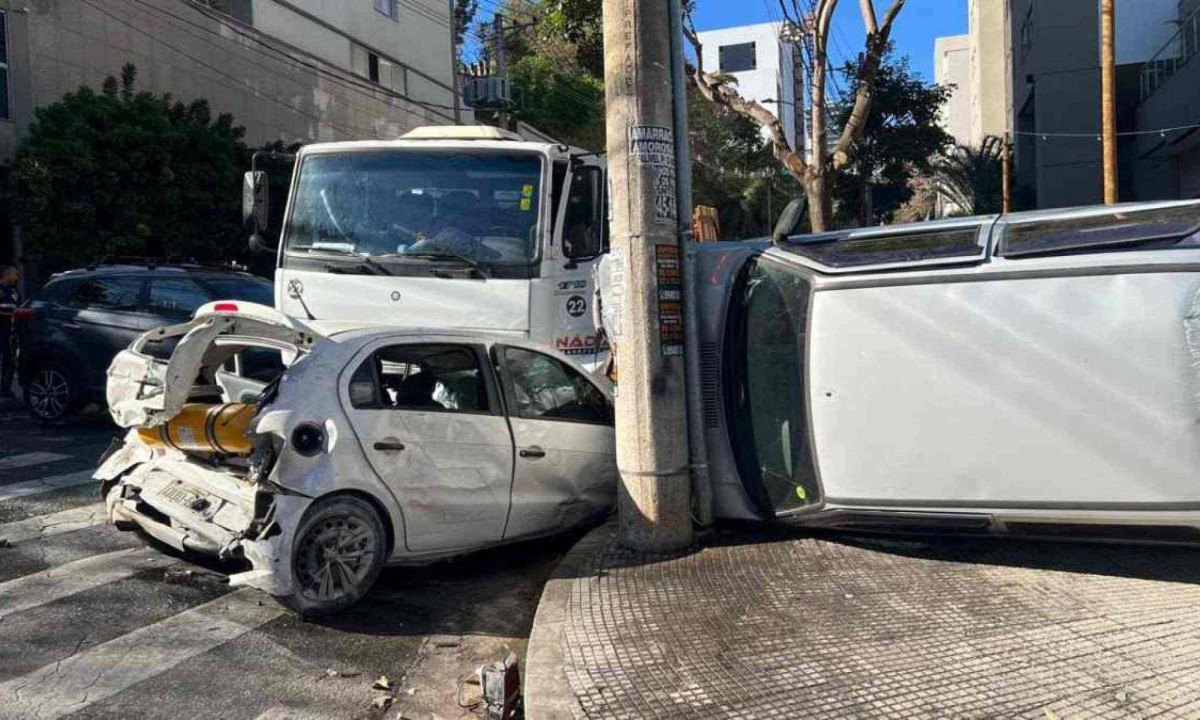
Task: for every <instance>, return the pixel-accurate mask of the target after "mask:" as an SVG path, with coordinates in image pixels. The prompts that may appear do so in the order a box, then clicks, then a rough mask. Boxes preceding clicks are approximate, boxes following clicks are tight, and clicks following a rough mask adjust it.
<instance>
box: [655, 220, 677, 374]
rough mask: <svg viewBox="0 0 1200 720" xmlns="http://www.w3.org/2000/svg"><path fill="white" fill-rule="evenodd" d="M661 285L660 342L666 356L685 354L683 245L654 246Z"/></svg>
mask: <svg viewBox="0 0 1200 720" xmlns="http://www.w3.org/2000/svg"><path fill="white" fill-rule="evenodd" d="M654 271H655V280H656V281H657V284H658V342H659V348H660V352H661V354H662V356H663V357H680V356H682V355H683V282H682V279H683V274H682V267H681V265H680V262H679V246H677V245H665V244H664V245H655V246H654Z"/></svg>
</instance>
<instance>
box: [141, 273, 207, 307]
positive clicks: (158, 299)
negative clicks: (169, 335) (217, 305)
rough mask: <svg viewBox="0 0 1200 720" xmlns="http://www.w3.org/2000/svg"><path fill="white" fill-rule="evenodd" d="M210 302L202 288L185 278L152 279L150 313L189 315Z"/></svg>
mask: <svg viewBox="0 0 1200 720" xmlns="http://www.w3.org/2000/svg"><path fill="white" fill-rule="evenodd" d="M209 300H210V298H209V296H208V293H206V292H205V291H204V288H202V287H200V286H199V285H197V284H196V282H195V281H194V280H189V279H187V278H152V279H151V280H150V312H153V313H161V314H164V315H191V314H192V313H193V312H195V311H196V308H198V307H200V306H201V305H203V304H204V303H206V302H208V301H209Z"/></svg>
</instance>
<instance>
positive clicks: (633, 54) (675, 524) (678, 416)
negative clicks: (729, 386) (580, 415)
mask: <svg viewBox="0 0 1200 720" xmlns="http://www.w3.org/2000/svg"><path fill="white" fill-rule="evenodd" d="M667 2H678V0H667ZM667 2H663V1H662V0H658V1H657V2H655V1H654V0H604V80H605V96H606V105H607V120H608V172H609V193H610V200H611V207H612V233H611V235H612V256H611V257H610V262H612V263H613V265H614V267H615V271H616V273H617V274H618V275H619V276H620V277H622V278H623V290H622V293H621V295H622V297H623V299H622V300H621V301H620V303H619V305H620V307H619V310H618V311H619V313H620V317H621V321H620V323H619V327H618V331H617V338H616V341H617V342H616V346H617V349H618V350H617V373H618V377H619V387H618V391H617V401H616V410H617V465H618V467H619V468H620V474H621V482H620V486H619V488H618V498H617V503H618V504H617V511H618V523H619V526H620V537H621V541H622V543H623V544H624V545H625V546H626V547H629V548H631V549H633V550H638V551H644V552H669V551H672V550H680V549H683V548H686V547H687V546H689V545H690V544H691V542H692V520H691V514H690V502H691V477H690V472H689V467H688V465H689V462H688V443H687V436H688V435H687V433H688V426H687V407H686V398H685V388H686V381H685V376H684V366H683V352H684V333H683V300H684V296H683V286H682V270H683V263H682V257H681V256H680V252H679V244H678V237H677V234H678V229H679V228H678V223H679V209H678V198H677V197H676V181H677V165H676V158H675V138H674V133H673V131H672V125H673V122H672V109H673V108H672V106H673V103H672V85H671V45H670V28H671V22H670V18H669V13H668V10H667Z"/></svg>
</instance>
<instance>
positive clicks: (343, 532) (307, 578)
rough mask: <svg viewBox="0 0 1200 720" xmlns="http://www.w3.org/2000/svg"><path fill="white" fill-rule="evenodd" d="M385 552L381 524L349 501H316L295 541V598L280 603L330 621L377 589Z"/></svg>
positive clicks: (369, 510) (364, 505)
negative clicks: (370, 590)
mask: <svg viewBox="0 0 1200 720" xmlns="http://www.w3.org/2000/svg"><path fill="white" fill-rule="evenodd" d="M386 552H387V537H386V535H385V530H384V527H383V520H382V518H380V517H379V513H378V512H376V511H375V508H374V507H372V506H371V505H370V503H368V502H366V501H365V500H362V499H360V498H356V497H353V496H349V495H340V496H335V497H331V498H327V499H325V500H318V501H317V502H316V503H315V504H313V506H312V507H310V508H309V509H308V510H307V511H306V512H305V513H304V519H302V520H301V521H300V525H299V527H297V528H296V535H295V539H294V540H293V541H292V563H291V565H292V567H291V570H292V587H293V590H292V594H291V595H287V596H284V597H279V598H278V600H279V601H280V602H282V603H283V604H284V605H286V606H288V607H290V608H292V609H293V610H295V611H296V612H299V613H301V614H302V615H310V616H312V615H327V614H329V613H333V612H337V611H339V610H344V609H346V608H348V607H350V606H351V605H353V604H354V603H356V602H358V601H359V599H361V598H362V596H363V595H365V594H366V593H367V590H369V589H370V588H371V586H372V585H373V584H375V578H376V577H378V576H379V571H380V569H381V568H382V567H383V561H384V554H385V553H386Z"/></svg>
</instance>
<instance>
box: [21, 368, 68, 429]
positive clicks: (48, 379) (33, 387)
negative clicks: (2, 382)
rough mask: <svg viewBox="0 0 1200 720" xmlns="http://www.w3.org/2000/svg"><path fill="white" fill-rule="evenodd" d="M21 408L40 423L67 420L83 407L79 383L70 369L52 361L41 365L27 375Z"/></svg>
mask: <svg viewBox="0 0 1200 720" xmlns="http://www.w3.org/2000/svg"><path fill="white" fill-rule="evenodd" d="M22 390H23V393H24V396H25V407H26V408H27V409H28V410H29V412H30V413H31V414H32V415H33V416H34V417H36V418H37V419H38V420H41V421H42V422H44V423H51V424H54V423H62V422H66V421H67V420H70V419H71V418H73V417H75V415H77V414H78V413H79V411H80V410H81V409H82V408H83V384H82V383H81V382H80V381H79V375H78V373H76V372H75V370H74V368H71V367H69V366H67V365H64V364H61V363H54V362H52V361H51V362H42V363H39V364H38V365H36V366H35V367H34V369H33V372H31V373H29V380H28V382H27V383H26V384H25V386H24V387H23V388H22Z"/></svg>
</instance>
